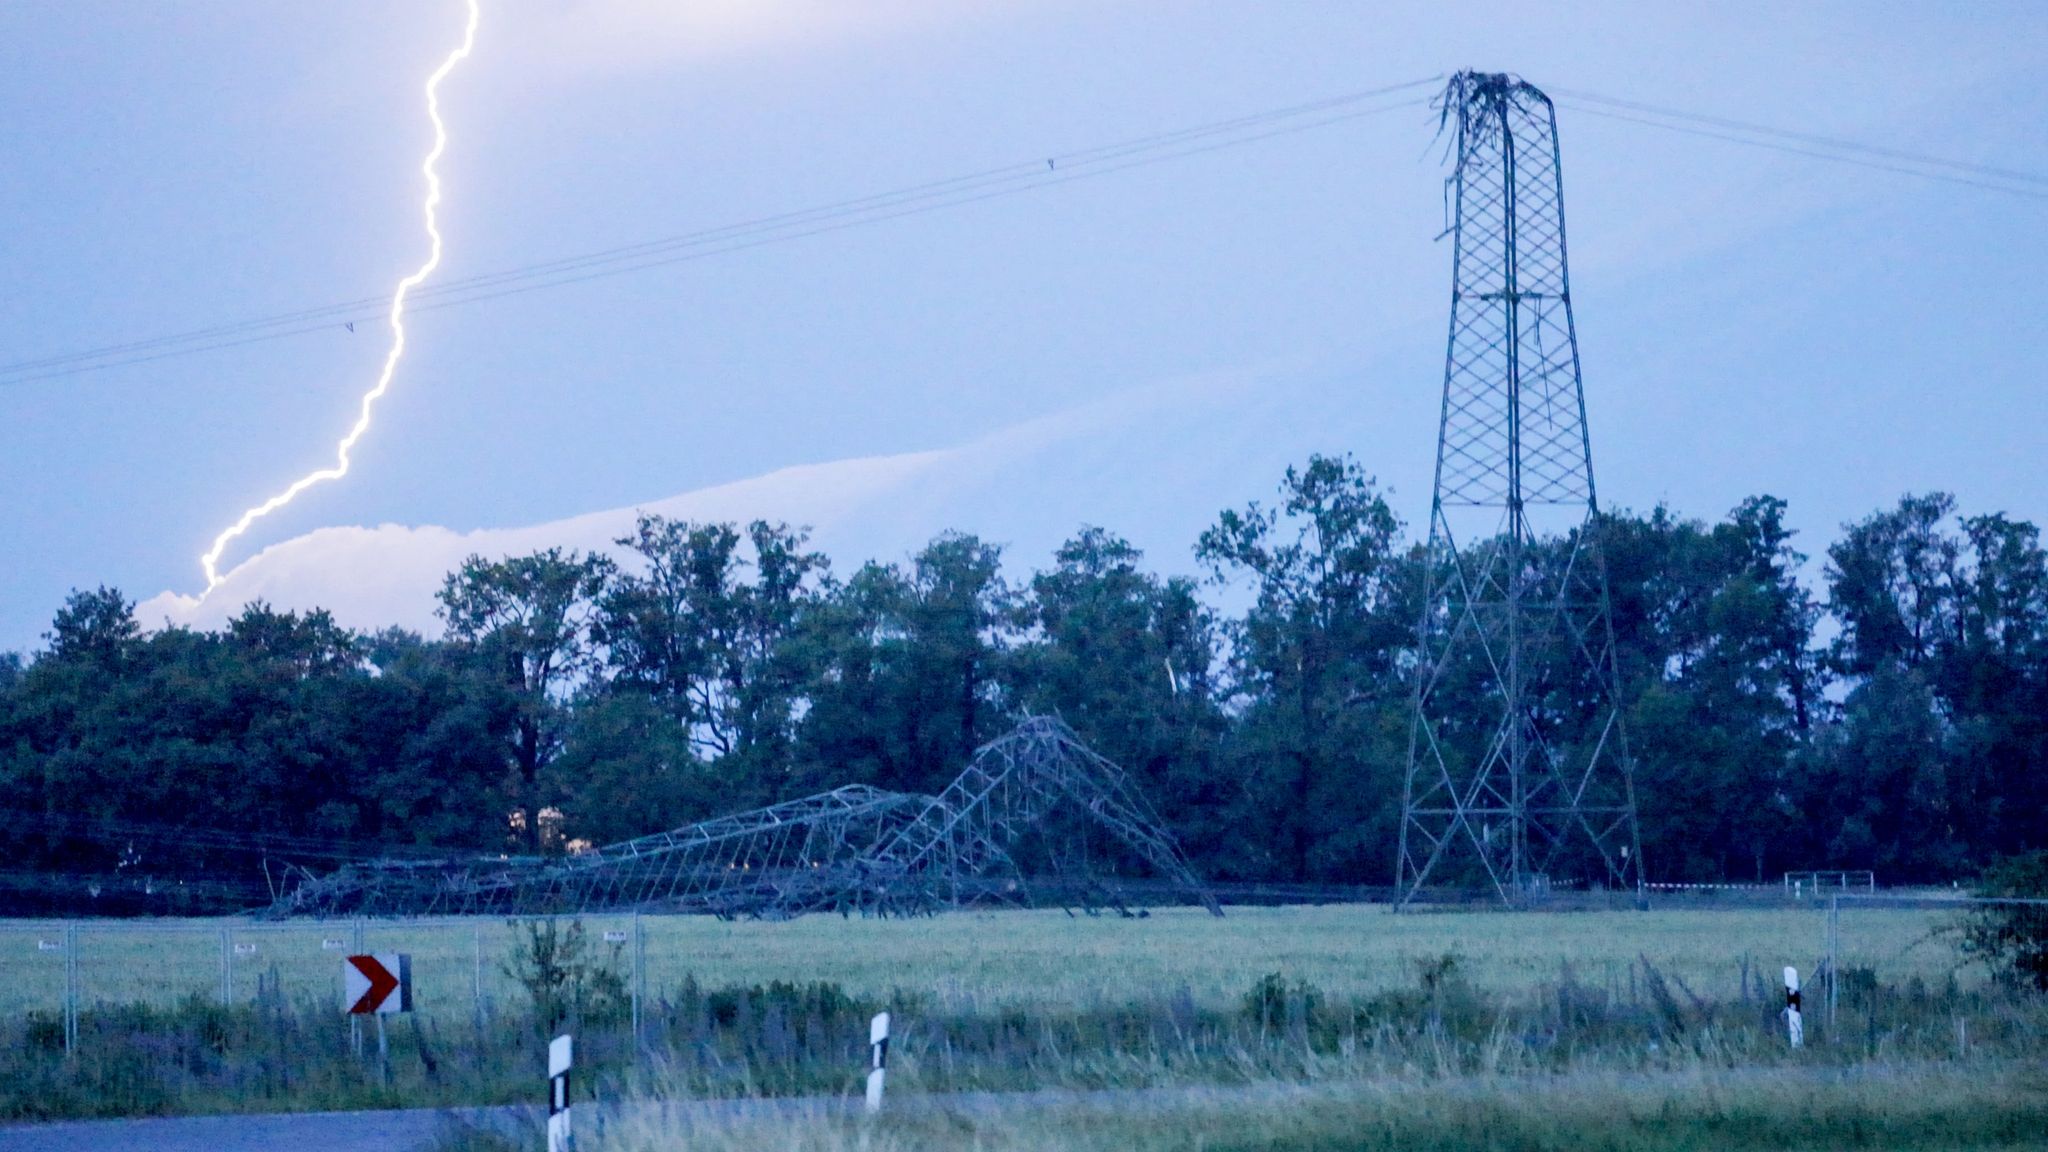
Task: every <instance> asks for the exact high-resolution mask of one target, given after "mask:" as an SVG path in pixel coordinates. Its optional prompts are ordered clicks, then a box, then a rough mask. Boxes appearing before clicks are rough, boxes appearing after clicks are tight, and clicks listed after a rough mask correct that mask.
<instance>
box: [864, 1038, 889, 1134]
mask: <svg viewBox="0 0 2048 1152" xmlns="http://www.w3.org/2000/svg"><path fill="white" fill-rule="evenodd" d="M868 1049H869V1050H870V1051H871V1052H872V1053H873V1054H874V1063H873V1064H872V1065H871V1066H870V1067H869V1069H868V1114H869V1115H871V1116H872V1115H874V1114H875V1113H877V1112H880V1111H881V1110H882V1081H883V1079H884V1078H885V1077H887V1075H888V1072H889V1014H888V1013H887V1012H883V1013H881V1014H879V1015H877V1016H876V1017H875V1018H874V1020H873V1021H872V1022H870V1023H869V1024H868Z"/></svg>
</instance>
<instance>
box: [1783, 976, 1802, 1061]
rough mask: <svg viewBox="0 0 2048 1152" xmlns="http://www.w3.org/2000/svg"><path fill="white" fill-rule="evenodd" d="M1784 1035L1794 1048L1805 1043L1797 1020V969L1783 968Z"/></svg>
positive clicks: (1800, 1025)
mask: <svg viewBox="0 0 2048 1152" xmlns="http://www.w3.org/2000/svg"><path fill="white" fill-rule="evenodd" d="M1785 1035H1786V1036H1787V1037H1789V1038H1790V1039H1791V1041H1792V1046H1793V1047H1794V1048H1797V1047H1799V1046H1800V1045H1802V1044H1804V1043H1806V1030H1805V1028H1804V1026H1803V1025H1802V1024H1801V1022H1800V1019H1799V969H1797V968H1794V967H1792V966H1791V965H1789V964H1788V965H1786V966H1785Z"/></svg>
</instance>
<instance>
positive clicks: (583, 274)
mask: <svg viewBox="0 0 2048 1152" xmlns="http://www.w3.org/2000/svg"><path fill="white" fill-rule="evenodd" d="M1440 79H1441V77H1440V76H1428V77H1421V78H1418V79H1415V80H1409V81H1404V82H1402V83H1399V84H1390V85H1385V86H1383V87H1378V88H1370V89H1365V90H1362V91H1357V92H1349V93H1344V94H1341V95H1337V96H1330V97H1325V98H1322V99H1318V100H1311V101H1307V102H1304V103H1299V104H1290V105H1285V106H1282V107H1278V108H1271V109H1267V110H1265V111H1261V112H1254V113H1250V114H1248V115H1244V116H1238V117H1234V118H1231V119H1228V120H1220V121H1213V122H1210V123H1205V124H1199V125H1194V126H1191V127H1187V128H1180V129H1174V130H1171V131H1166V132H1160V133H1155V134H1153V135H1149V136H1141V137H1135V138H1132V139H1128V140H1123V141H1119V142H1116V143H1112V144H1105V145H1099V146H1096V147H1092V148H1083V149H1077V150H1073V151H1069V152H1064V153H1055V154H1053V155H1051V156H1049V157H1046V158H1045V159H1043V160H1030V161H1023V162H1019V163H1014V164H1007V165H1003V166H1000V167H996V168H989V169H984V170H982V171H978V172H972V173H967V174H964V175H959V176H951V177H946V178H943V179H938V180H931V181H926V182H924V183H920V184H913V185H908V186H906V187H902V188H897V189H893V190H890V191H886V192H879V193H874V194H870V195H867V196H859V197H854V198H851V199H847V200H840V201H835V202H832V203H829V204H824V205H819V206H816V207H811V208H804V209H798V210H795V211H790V212H784V213H779V214H776V215H771V216H763V217H758V218H755V219H752V220H745V221H739V222H736V223H732V224H726V225H722V226H719V227H715V228H707V229H702V230H699V231H694V232H686V233H681V234H678V235H674V236H667V237H661V238H657V239H652V240H645V241H640V242H637V243H633V244H626V245H621V246H618V247H613V248H605V249H599V250H596V251H591V252H585V253H581V254H577V255H572V256H566V257H561V258H558V259H554V260H547V261H540V262H537V263H533V264H524V265H518V266H515V267H511V268H505V269H500V270H498V271H495V272H488V273H483V274H479V275H476V276H470V277H464V278H460V279H454V280H448V281H444V282H442V283H440V284H438V285H432V286H428V287H426V288H423V289H421V290H420V291H418V292H417V293H415V294H414V296H413V299H414V300H415V301H416V303H415V304H414V311H418V312H431V311H437V310H439V309H442V308H453V307H459V306H462V305H467V304H475V303H481V302H484V301H489V300H497V299H503V298H505V297H508V296H516V295H523V294H525V293H528V292H537V291H542V290H546V289H551V288H559V287H566V286H569V285H573V284H580V283H585V282H588V281H591V280H597V279H603V278H608V277H612V276H622V275H627V274H630V273H634V272H641V271H646V270H649V269H653V268H661V267H667V266H670V265H674V264H680V263H685V262H688V261H692V260H701V259H706V258H709V257H712V256H720V255H725V254H728V253H732V252H739V251H744V250H746V249H749V248H758V247H762V246H764V245H768V244H779V243H784V242H788V241H792V240H800V239H804V238H806V237H811V236H818V235H823V234H826V233H830V232H838V231H842V230H845V229H848V228H857V227H862V226H865V225H869V224H879V223H883V222H886V221H890V220H896V219H901V218H903V217H906V216H913V215H919V214H922V213H925V212H934V211H939V210H942V209H947V208H956V207H961V206H965V205H968V204H974V203H978V202H980V201H984V200H991V199H996V198H999V197H1005V196H1013V195H1018V194H1021V193H1024V192H1032V191H1038V190H1040V189H1044V188H1050V187H1056V186H1059V185H1062V184H1068V183H1072V182H1074V181H1076V180H1086V179H1094V178H1097V177H1101V176H1108V175H1111V174H1114V173H1117V172H1122V171H1126V170H1128V169H1131V168H1137V167H1142V166H1146V165H1150V164H1157V163H1162V162H1165V161H1168V160H1176V159H1182V158H1185V157H1190V156H1196V155H1201V154H1204V153H1208V152H1214V151H1219V150H1222V149H1226V148H1235V147H1240V146H1243V145H1247V144H1252V143H1256V142H1258V141H1262V140H1267V139H1271V138H1273V137H1276V136H1282V135H1289V134H1293V133H1297V132H1305V131H1310V130H1313V129H1318V128H1325V127H1330V126H1333V125H1337V124H1343V123H1348V122H1350V121H1353V120H1357V119H1360V118H1363V117H1367V116H1375V115H1379V114H1382V113H1385V112H1391V111H1395V110H1398V109H1401V108H1408V107H1416V106H1419V105H1421V104H1424V103H1426V99H1421V98H1417V99H1405V100H1400V101H1396V102H1393V103H1387V104H1370V102H1372V101H1375V100H1379V99H1381V98H1384V97H1388V96H1394V95H1399V94H1401V93H1404V92H1407V91H1410V90H1413V89H1416V88H1420V87H1422V86H1424V85H1429V84H1434V83H1436V82H1437V81H1438V80H1440ZM1551 91H1552V92H1554V93H1555V94H1556V95H1557V96H1558V97H1560V98H1561V99H1560V101H1559V102H1560V103H1561V104H1563V105H1565V106H1567V107H1570V108H1572V109H1573V110H1575V111H1578V112H1581V113H1584V114H1587V115H1593V116H1600V117H1603V118H1606V119H1612V120H1620V121H1625V122H1628V123H1633V124H1639V125H1643V126H1646V127H1652V128H1662V129H1664V130H1666V131H1671V132H1679V133H1683V134H1685V135H1691V136H1698V137H1704V138H1707V139H1714V140H1721V141H1725V142H1728V143H1734V144H1743V145H1748V146H1750V147H1756V148H1765V149H1769V150H1771V151H1776V152H1782V153H1788V154H1791V155H1797V156H1804V157H1807V158H1811V159H1818V160H1827V161H1832V162H1835V163H1840V164H1848V165H1852V166H1855V167H1860V168H1866V169H1872V170H1876V171H1883V172H1893V173H1898V174H1902V175H1909V176H1919V177H1922V178H1924V179H1929V180H1937V181H1941V182H1944V183H1949V184H1956V185H1962V186H1966V187H1972V188H1980V189H1986V190H1990V191H1996V192H2004V193H2007V194H2010V195H2015V196H2023V197H2027V198H2029V199H2048V176H2044V175H2041V174H2037V173H2031V172H2025V171H2020V170H2017V169H2010V168H1999V167H1995V166H1992V165H1986V164H1977V163H1973V162H1968V161H1959V160H1950V159H1946V158H1943V157H1938V156H1929V155H1924V154H1921V153H1915V152H1909V151H1906V150H1903V149H1897V148H1890V147H1886V146H1882V145H1875V144H1869V143H1865V142H1861V141H1855V140H1846V139H1841V138H1838V137H1831V136H1824V135H1820V134H1817V133H1811V132H1803V131H1796V130H1793V129H1786V128H1777V127H1773V126H1770V125H1764V124H1754V123H1749V122H1746V121H1741V120H1731V119H1728V118H1725V117H1719V116H1707V115H1701V114H1697V113H1691V112H1685V111H1681V110H1678V109H1673V108H1666V107H1660V106H1658V105H1654V104H1646V103H1642V102H1640V101H1633V100H1624V99H1620V98H1617V97H1611V96H1604V95H1601V94H1599V93H1595V92H1585V91H1574V90H1571V89H1552V90H1551ZM1360 105H1369V106H1366V107H1360ZM1063 166H1064V167H1063ZM386 304H387V299H386V297H384V296H374V297H365V298H361V299H356V300H348V301H342V302H339V303H334V304H328V305H323V306H320V307H315V308H307V309H301V310H299V311H294V312H285V313H279V314H276V315H272V316H267V317H257V318H252V319H249V320H243V321H237V322H234V323H229V324H221V325H214V326H211V327H205V328H197V329H191V330H188V331H184V332H175V333H168V334H165V335H161V336H156V337H151V338H147V339H143V340H135V341H128V342H125V343H118V344H108V345H102V346H99V347H96V348H88V349H83V350H80V351H76V352H71V353H65V354H61V355H56V356H48V357H42V358H38V359H30V360H18V361H14V362H11V363H7V364H0V386H5V385H20V384H29V383H34V382H38V381H44V380H53V379H58V378H62V377H68V376H76V375H82V374H85V373H90V372H99V371H105V370H107V369H112V368H121V367H129V366H134V365H140V364H147V363H153V362H155V361H159V360H166V359H171V358H174V357H181V356H192V355H198V354H201V353H205V352H214V351H221V350H225V349H230V348H238V347H243V346H246V345H250V344H258V343H265V342H269V341H274V340H283V339H288V338H291V337H295V336H303V335H308V334H310V333H314V332H321V331H328V330H331V329H333V328H334V327H336V326H338V325H342V324H354V323H365V322H371V321H374V320H376V319H378V318H379V317H380V316H381V315H382V313H383V309H384V307H385V306H386Z"/></svg>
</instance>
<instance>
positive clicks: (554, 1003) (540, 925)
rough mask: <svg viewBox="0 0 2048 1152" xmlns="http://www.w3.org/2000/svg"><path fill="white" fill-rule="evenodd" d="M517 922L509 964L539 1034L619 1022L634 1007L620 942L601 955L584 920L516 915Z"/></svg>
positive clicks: (507, 969) (506, 965)
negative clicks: (627, 987) (593, 943)
mask: <svg viewBox="0 0 2048 1152" xmlns="http://www.w3.org/2000/svg"><path fill="white" fill-rule="evenodd" d="M511 927H512V933H513V946H512V950H511V953H510V954H509V955H508V956H507V957H506V958H505V961H504V964H503V970H504V972H505V974H506V975H507V976H510V977H511V978H512V980H513V982H514V983H516V984H518V985H519V987H520V990H521V991H523V992H524V993H525V994H526V999H527V1004H528V1008H529V1013H530V1016H529V1019H530V1021H531V1024H532V1027H533V1030H534V1031H535V1032H536V1033H537V1034H539V1035H541V1036H553V1035H555V1034H556V1033H558V1032H561V1031H563V1030H564V1029H568V1030H571V1031H574V1030H577V1029H580V1028H582V1027H584V1026H585V1025H600V1026H601V1025H606V1024H615V1023H617V1022H618V1021H620V1020H622V1019H624V1018H625V1017H626V1016H627V1015H628V1014H629V1013H630V1011H631V1007H632V1001H631V996H630V993H629V992H628V991H627V989H626V980H625V977H624V975H622V974H621V972H620V948H621V946H620V945H613V946H612V947H611V950H610V954H609V955H603V956H601V955H599V953H598V949H597V947H594V946H593V945H592V944H591V942H590V938H589V935H588V933H586V932H585V931H584V928H583V921H581V920H570V921H568V922H567V924H566V925H564V924H563V922H561V921H559V920H555V919H545V920H514V921H512V922H511Z"/></svg>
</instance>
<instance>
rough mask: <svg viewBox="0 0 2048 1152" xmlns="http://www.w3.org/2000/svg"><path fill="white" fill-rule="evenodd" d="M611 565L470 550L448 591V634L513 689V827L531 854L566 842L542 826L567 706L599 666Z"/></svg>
mask: <svg viewBox="0 0 2048 1152" xmlns="http://www.w3.org/2000/svg"><path fill="white" fill-rule="evenodd" d="M610 572H611V565H610V563H609V562H608V561H607V560H605V559H604V558H603V557H600V556H586V555H582V554H579V553H575V552H565V551H563V550H562V549H559V548H550V549H547V550H546V551H542V552H535V553H532V554H531V555H526V556H512V557H507V558H506V559H503V560H496V561H487V560H485V559H483V558H482V557H480V556H472V557H470V558H469V559H467V560H465V561H463V563H462V567H461V568H460V569H458V570H456V571H454V572H451V573H449V575H448V579H447V581H446V582H445V583H444V584H443V585H442V587H441V593H440V601H441V607H440V616H441V619H442V620H443V621H445V622H446V624H447V626H448V637H449V639H450V640H452V641H453V642H455V643H456V644H458V645H460V646H461V648H462V649H463V650H464V651H465V652H466V653H467V654H468V655H469V656H470V657H471V658H472V659H474V660H475V661H476V662H477V666H478V667H479V668H481V669H483V670H484V671H485V673H486V674H487V675H490V676H492V677H494V678H495V679H496V680H497V682H498V683H499V684H500V685H502V686H503V687H504V689H505V690H506V691H507V692H508V693H509V694H510V696H511V698H512V700H513V701H514V703H515V708H516V710H515V711H514V713H513V716H512V723H511V725H510V730H509V731H508V732H507V734H506V736H507V738H506V759H507V763H508V767H509V782H508V783H509V786H508V789H507V791H508V792H509V793H510V796H509V799H510V800H511V808H512V813H513V816H512V824H513V828H514V830H515V833H516V836H517V838H518V839H519V840H520V841H521V842H523V843H524V844H525V846H526V847H527V848H528V849H529V850H532V851H536V852H538V851H544V850H552V849H554V848H557V847H559V845H558V844H556V843H554V842H553V841H552V840H551V839H550V832H549V830H548V829H547V828H545V827H543V823H544V821H543V816H544V815H551V813H548V812H547V810H548V809H550V808H551V807H552V802H553V801H554V800H556V799H557V797H555V796H552V795H548V794H546V792H545V791H544V789H543V783H544V781H545V770H546V769H547V767H548V765H550V764H551V763H552V762H553V761H554V759H555V757H556V756H558V755H560V754H561V751H562V736H563V732H564V730H565V728H566V727H567V723H568V702H569V699H570V697H571V696H572V695H573V694H574V693H575V692H576V690H577V689H578V688H580V687H581V686H582V685H583V683H584V681H585V680H586V678H587V677H588V676H589V675H590V674H591V673H592V671H593V670H594V669H595V668H596V667H597V652H596V649H595V646H594V645H593V643H592V640H591V634H590V628H591V621H592V617H593V615H594V614H595V611H596V607H595V606H596V601H597V599H598V598H599V597H600V596H602V595H603V592H604V586H605V582H606V580H607V578H608V577H609V576H610Z"/></svg>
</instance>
